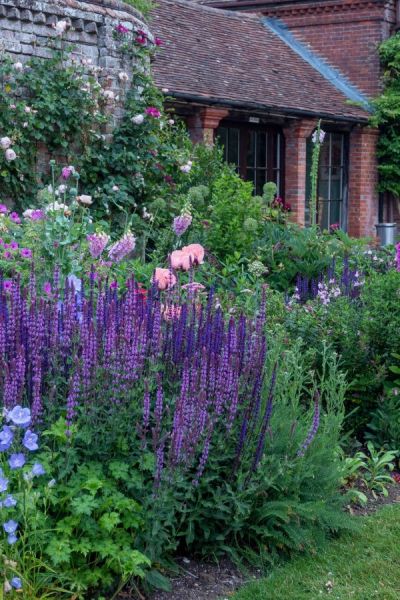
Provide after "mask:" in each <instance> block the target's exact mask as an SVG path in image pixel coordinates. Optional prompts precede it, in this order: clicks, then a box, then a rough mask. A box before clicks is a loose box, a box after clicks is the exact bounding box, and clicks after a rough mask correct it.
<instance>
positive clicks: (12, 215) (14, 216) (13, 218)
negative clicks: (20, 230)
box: [10, 212, 21, 224]
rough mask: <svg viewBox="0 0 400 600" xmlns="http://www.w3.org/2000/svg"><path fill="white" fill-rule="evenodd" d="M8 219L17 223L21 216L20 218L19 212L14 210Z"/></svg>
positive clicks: (19, 221)
mask: <svg viewBox="0 0 400 600" xmlns="http://www.w3.org/2000/svg"><path fill="white" fill-rule="evenodd" d="M10 219H11V221H14V223H17V224H19V223H21V218H20V216H19V214H18V213H16V212H12V213H11V215H10Z"/></svg>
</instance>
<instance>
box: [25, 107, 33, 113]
mask: <svg viewBox="0 0 400 600" xmlns="http://www.w3.org/2000/svg"><path fill="white" fill-rule="evenodd" d="M24 110H25V112H26V113H30V112H32V109H31V107H30V106H25V108H24Z"/></svg>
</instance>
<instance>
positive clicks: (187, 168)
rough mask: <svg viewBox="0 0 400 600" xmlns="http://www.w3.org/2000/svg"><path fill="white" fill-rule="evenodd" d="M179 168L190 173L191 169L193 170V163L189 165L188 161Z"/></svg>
mask: <svg viewBox="0 0 400 600" xmlns="http://www.w3.org/2000/svg"><path fill="white" fill-rule="evenodd" d="M179 168H180V170H181V171H182V173H189V171H191V169H192V165H189V163H187V164H186V165H182V166H181V167H179Z"/></svg>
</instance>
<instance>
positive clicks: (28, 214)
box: [22, 208, 33, 219]
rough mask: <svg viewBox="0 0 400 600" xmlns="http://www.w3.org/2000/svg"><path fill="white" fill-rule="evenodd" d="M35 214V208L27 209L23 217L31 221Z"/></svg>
mask: <svg viewBox="0 0 400 600" xmlns="http://www.w3.org/2000/svg"><path fill="white" fill-rule="evenodd" d="M32 213H33V208H27V209H26V210H24V212H23V213H22V216H23V217H25V219H30V218H31V216H32Z"/></svg>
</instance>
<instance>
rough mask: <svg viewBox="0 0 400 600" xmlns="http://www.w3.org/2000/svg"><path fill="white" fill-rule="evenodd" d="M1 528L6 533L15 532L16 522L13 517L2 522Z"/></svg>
mask: <svg viewBox="0 0 400 600" xmlns="http://www.w3.org/2000/svg"><path fill="white" fill-rule="evenodd" d="M3 529H4V531H5V532H6V533H15V532H16V531H17V529H18V523H17V522H16V521H14V520H13V519H10V520H9V521H6V522H5V523H3Z"/></svg>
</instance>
